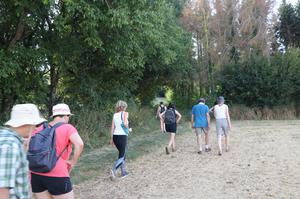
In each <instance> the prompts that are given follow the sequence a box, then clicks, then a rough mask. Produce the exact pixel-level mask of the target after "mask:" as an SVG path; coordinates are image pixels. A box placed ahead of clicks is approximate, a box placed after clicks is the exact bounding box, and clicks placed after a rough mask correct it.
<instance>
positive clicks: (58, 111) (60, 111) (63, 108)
mask: <svg viewBox="0 0 300 199" xmlns="http://www.w3.org/2000/svg"><path fill="white" fill-rule="evenodd" d="M56 115H73V114H72V113H71V111H70V108H69V106H68V105H67V104H56V105H55V106H53V108H52V116H51V117H54V116H56Z"/></svg>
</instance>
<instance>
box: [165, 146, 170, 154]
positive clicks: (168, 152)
mask: <svg viewBox="0 0 300 199" xmlns="http://www.w3.org/2000/svg"><path fill="white" fill-rule="evenodd" d="M166 154H167V155H169V154H170V151H169V148H168V147H167V146H166Z"/></svg>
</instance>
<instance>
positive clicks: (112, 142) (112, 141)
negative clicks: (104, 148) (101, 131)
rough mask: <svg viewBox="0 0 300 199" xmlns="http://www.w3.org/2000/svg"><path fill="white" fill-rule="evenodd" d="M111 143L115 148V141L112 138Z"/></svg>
mask: <svg viewBox="0 0 300 199" xmlns="http://www.w3.org/2000/svg"><path fill="white" fill-rule="evenodd" d="M109 143H110V144H111V146H115V143H114V140H113V139H112V138H111V139H110V142H109Z"/></svg>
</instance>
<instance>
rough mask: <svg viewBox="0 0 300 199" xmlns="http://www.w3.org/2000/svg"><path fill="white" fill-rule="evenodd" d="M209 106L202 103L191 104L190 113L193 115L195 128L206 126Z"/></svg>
mask: <svg viewBox="0 0 300 199" xmlns="http://www.w3.org/2000/svg"><path fill="white" fill-rule="evenodd" d="M208 111H209V108H208V106H207V105H205V104H204V103H201V102H200V103H199V104H197V105H194V106H193V109H192V114H193V115H194V126H195V128H202V127H204V128H207V127H208V123H207V118H206V114H207V113H208Z"/></svg>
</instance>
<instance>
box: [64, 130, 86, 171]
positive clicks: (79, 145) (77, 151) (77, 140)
mask: <svg viewBox="0 0 300 199" xmlns="http://www.w3.org/2000/svg"><path fill="white" fill-rule="evenodd" d="M70 141H71V143H72V144H73V145H74V155H73V157H72V159H71V160H70V161H68V164H69V172H71V170H72V167H74V165H75V164H76V163H77V161H78V159H79V157H80V155H81V153H82V151H83V145H84V144H83V141H82V139H81V137H80V136H79V134H78V133H73V134H72V135H71V136H70Z"/></svg>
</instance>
